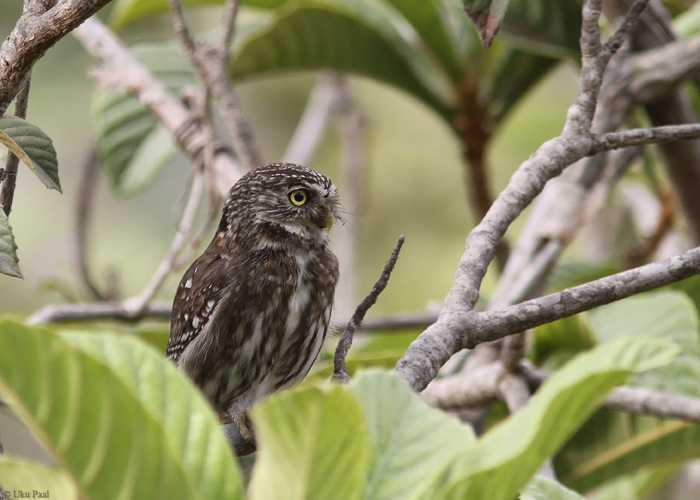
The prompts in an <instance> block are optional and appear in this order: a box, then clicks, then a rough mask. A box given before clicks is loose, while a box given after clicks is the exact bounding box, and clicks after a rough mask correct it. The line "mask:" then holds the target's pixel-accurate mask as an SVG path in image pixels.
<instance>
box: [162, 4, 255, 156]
mask: <svg viewBox="0 0 700 500" xmlns="http://www.w3.org/2000/svg"><path fill="white" fill-rule="evenodd" d="M169 1H170V12H171V14H172V19H173V27H174V28H175V33H176V35H177V39H178V42H179V43H180V45H181V47H182V49H183V52H184V53H185V55H186V56H187V57H189V58H190V60H191V61H192V63H193V64H194V67H195V69H196V70H197V73H198V74H199V76H200V77H201V78H202V81H203V82H204V84H205V85H206V87H207V89H208V90H209V92H210V93H211V95H212V96H213V97H214V98H215V99H216V103H217V109H218V110H219V112H220V113H221V117H222V119H223V123H224V125H225V126H226V128H227V129H228V131H229V132H230V133H231V139H232V141H233V145H234V147H235V150H236V154H237V155H238V157H239V158H240V160H241V163H243V165H245V167H246V169H251V168H254V167H256V166H258V165H261V164H262V163H263V160H262V156H261V155H260V152H259V149H258V145H257V143H256V141H255V138H254V136H253V131H252V128H251V126H250V123H249V121H248V118H247V116H246V115H245V113H244V112H243V108H242V106H241V103H240V102H239V100H238V96H237V95H236V92H235V90H234V88H233V83H232V82H231V77H230V76H229V74H228V66H227V62H228V52H226V54H225V55H226V57H223V58H222V57H220V56H221V52H220V49H217V48H215V47H212V46H210V45H208V44H206V43H204V42H199V41H196V40H195V39H194V38H193V36H192V34H191V33H190V32H189V30H188V28H187V23H186V22H185V18H184V15H183V12H182V2H181V0H169ZM229 3H230V2H229ZM233 3H234V4H236V3H237V2H233ZM228 8H232V9H233V10H232V11H227V12H228V14H227V16H228V18H227V19H225V21H226V22H228V21H230V22H231V23H232V25H231V26H230V27H228V26H225V27H224V34H223V38H226V37H227V36H228V35H229V30H231V31H230V33H231V36H232V33H233V31H232V30H233V23H234V22H235V14H236V12H237V5H233V7H227V9H228ZM222 43H223V42H222Z"/></svg>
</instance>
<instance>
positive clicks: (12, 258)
mask: <svg viewBox="0 0 700 500" xmlns="http://www.w3.org/2000/svg"><path fill="white" fill-rule="evenodd" d="M0 273H2V274H7V275H8V276H14V277H15V278H22V271H20V269H19V258H18V257H17V244H16V243H15V236H14V235H13V234H12V226H10V221H9V219H8V218H7V216H6V215H5V212H3V211H2V210H0Z"/></svg>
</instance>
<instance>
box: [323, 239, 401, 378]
mask: <svg viewBox="0 0 700 500" xmlns="http://www.w3.org/2000/svg"><path fill="white" fill-rule="evenodd" d="M404 241H405V238H404V237H403V235H402V236H400V237H399V239H398V240H397V242H396V246H395V247H394V250H393V251H392V252H391V256H390V257H389V259H388V260H387V261H386V262H385V263H384V269H383V270H382V274H381V276H380V277H379V279H378V280H377V282H376V283H375V284H374V286H373V287H372V290H371V291H370V292H369V295H367V297H365V298H364V300H363V301H362V302H360V305H359V306H357V309H355V314H353V315H352V318H351V319H350V322H349V323H348V326H347V327H345V330H344V331H343V333H342V334H341V335H340V340H339V341H338V346H337V347H336V349H335V355H334V356H333V365H334V370H333V377H332V380H335V381H338V382H349V381H350V375H349V374H348V368H347V366H345V357H346V356H347V355H348V351H349V350H350V346H351V345H352V339H353V336H354V335H355V331H357V329H358V328H359V326H360V325H361V324H362V320H363V319H364V317H365V314H367V311H368V310H369V308H370V307H372V306H373V305H374V303H375V302H377V297H379V294H380V293H382V291H383V290H384V288H386V286H387V284H388V283H389V278H390V277H391V272H392V271H393V270H394V266H395V265H396V260H397V259H398V258H399V252H400V251H401V246H403V242H404Z"/></svg>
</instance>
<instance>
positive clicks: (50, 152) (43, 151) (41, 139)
mask: <svg viewBox="0 0 700 500" xmlns="http://www.w3.org/2000/svg"><path fill="white" fill-rule="evenodd" d="M0 144H4V145H5V146H7V148H8V149H9V150H10V151H12V152H13V153H14V154H15V155H17V157H18V158H19V159H20V160H22V163H24V164H25V165H27V166H28V167H29V168H30V169H31V171H32V172H34V174H36V176H37V177H38V178H39V180H40V181H41V182H43V183H44V186H46V187H47V188H49V189H55V190H56V191H58V192H59V193H60V192H61V181H60V180H59V179H58V157H57V156H56V150H55V149H54V147H53V142H52V141H51V138H50V137H49V136H48V135H46V134H45V133H44V132H43V131H42V130H41V129H40V128H39V127H36V126H35V125H32V124H31V123H29V122H27V121H25V120H23V119H21V118H17V117H16V116H3V117H1V118H0Z"/></svg>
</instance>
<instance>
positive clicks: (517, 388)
mask: <svg viewBox="0 0 700 500" xmlns="http://www.w3.org/2000/svg"><path fill="white" fill-rule="evenodd" d="M498 390H499V392H500V393H501V397H502V398H503V400H504V401H505V402H506V404H507V405H508V410H510V413H511V415H512V414H514V413H518V412H519V411H520V410H522V409H523V408H525V406H526V405H527V402H528V401H529V400H530V387H529V386H528V384H527V380H525V377H523V376H522V375H520V374H516V373H505V374H504V375H503V378H502V379H501V381H500V382H499V383H498Z"/></svg>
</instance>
